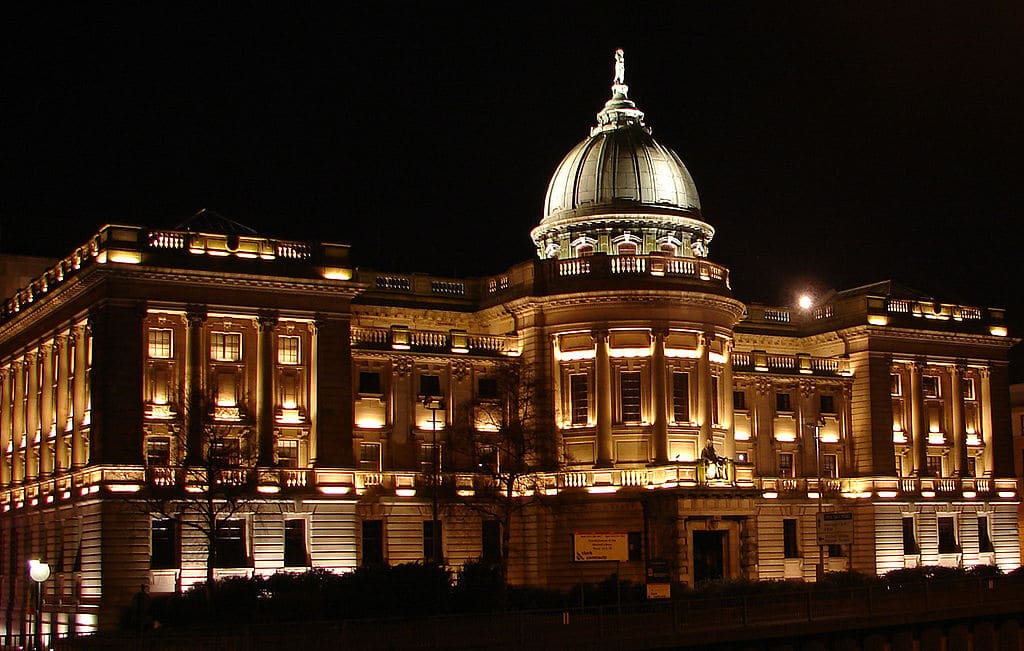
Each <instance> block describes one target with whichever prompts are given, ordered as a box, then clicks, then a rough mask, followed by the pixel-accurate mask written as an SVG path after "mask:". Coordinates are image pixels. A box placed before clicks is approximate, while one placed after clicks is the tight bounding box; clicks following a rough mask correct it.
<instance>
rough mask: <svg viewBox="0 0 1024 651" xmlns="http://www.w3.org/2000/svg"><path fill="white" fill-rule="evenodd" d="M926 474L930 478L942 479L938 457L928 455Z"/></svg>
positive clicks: (939, 458)
mask: <svg viewBox="0 0 1024 651" xmlns="http://www.w3.org/2000/svg"><path fill="white" fill-rule="evenodd" d="M928 474H929V475H931V476H932V477H942V457H941V456H939V455H932V454H929V455H928Z"/></svg>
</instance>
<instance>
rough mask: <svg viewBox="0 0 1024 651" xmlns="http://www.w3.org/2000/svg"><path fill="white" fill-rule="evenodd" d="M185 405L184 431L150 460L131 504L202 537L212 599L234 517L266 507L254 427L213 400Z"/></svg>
mask: <svg viewBox="0 0 1024 651" xmlns="http://www.w3.org/2000/svg"><path fill="white" fill-rule="evenodd" d="M184 404H186V405H188V407H187V412H188V413H186V414H185V415H186V418H185V423H186V426H185V427H183V428H180V429H179V430H177V434H176V435H175V436H174V437H173V443H174V444H173V445H170V446H169V449H168V451H167V453H166V456H165V458H164V459H162V460H161V459H159V458H157V459H156V462H155V463H154V460H153V459H150V460H149V463H148V464H147V466H148V467H147V479H148V481H147V482H146V486H145V488H143V490H142V491H140V492H139V493H136V494H134V495H132V497H131V503H132V505H133V506H134V507H135V508H137V509H139V510H141V511H145V512H146V513H147V514H149V515H154V514H156V515H158V516H160V517H162V518H167V519H172V520H174V521H175V522H178V523H180V526H181V527H183V528H189V529H192V530H193V531H195V532H197V533H198V534H199V539H200V540H201V544H202V545H203V547H204V548H205V549H204V551H205V552H206V585H207V592H208V594H211V593H210V590H211V589H212V586H213V579H214V569H215V568H216V567H217V565H218V554H219V553H220V552H221V549H220V547H221V545H220V544H219V543H221V542H222V541H225V540H226V539H227V540H230V539H231V537H232V535H233V533H234V532H233V531H232V530H231V528H232V526H233V525H234V522H233V520H234V519H235V516H237V515H239V514H240V513H243V512H249V511H253V510H258V509H259V506H260V504H261V503H262V502H263V499H262V498H261V496H260V494H259V493H258V492H257V490H256V488H257V482H258V477H257V472H258V471H257V458H258V447H257V441H256V437H255V430H254V428H253V426H252V425H251V424H250V423H247V422H245V421H244V420H232V419H231V418H230V417H228V418H225V417H224V416H225V415H224V414H218V413H217V408H216V407H215V405H214V401H212V400H211V399H209V398H207V397H201V398H197V399H192V400H189V401H188V402H186V403H184ZM218 416H220V417H218ZM156 456H157V457H159V455H156ZM239 533H240V532H239Z"/></svg>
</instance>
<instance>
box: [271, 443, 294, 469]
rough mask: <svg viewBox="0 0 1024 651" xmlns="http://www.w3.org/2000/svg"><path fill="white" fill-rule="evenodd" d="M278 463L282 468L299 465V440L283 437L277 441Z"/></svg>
mask: <svg viewBox="0 0 1024 651" xmlns="http://www.w3.org/2000/svg"><path fill="white" fill-rule="evenodd" d="M276 448H277V465H278V466H280V467H281V468H298V467H299V442H298V441H295V440H290V439H281V440H279V441H278V442H277V446H276Z"/></svg>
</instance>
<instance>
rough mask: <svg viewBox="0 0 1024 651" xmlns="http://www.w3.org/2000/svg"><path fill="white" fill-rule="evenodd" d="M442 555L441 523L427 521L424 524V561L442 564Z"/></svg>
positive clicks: (438, 521)
mask: <svg viewBox="0 0 1024 651" xmlns="http://www.w3.org/2000/svg"><path fill="white" fill-rule="evenodd" d="M442 557H443V555H442V554H441V521H440V520H426V521H424V522H423V559H424V560H426V561H434V562H440V560H441V558H442Z"/></svg>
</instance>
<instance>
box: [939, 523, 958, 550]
mask: <svg viewBox="0 0 1024 651" xmlns="http://www.w3.org/2000/svg"><path fill="white" fill-rule="evenodd" d="M938 528H939V553H940V554H955V553H957V552H959V551H960V545H958V544H957V540H956V518H955V517H953V516H944V515H940V516H939V517H938Z"/></svg>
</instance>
